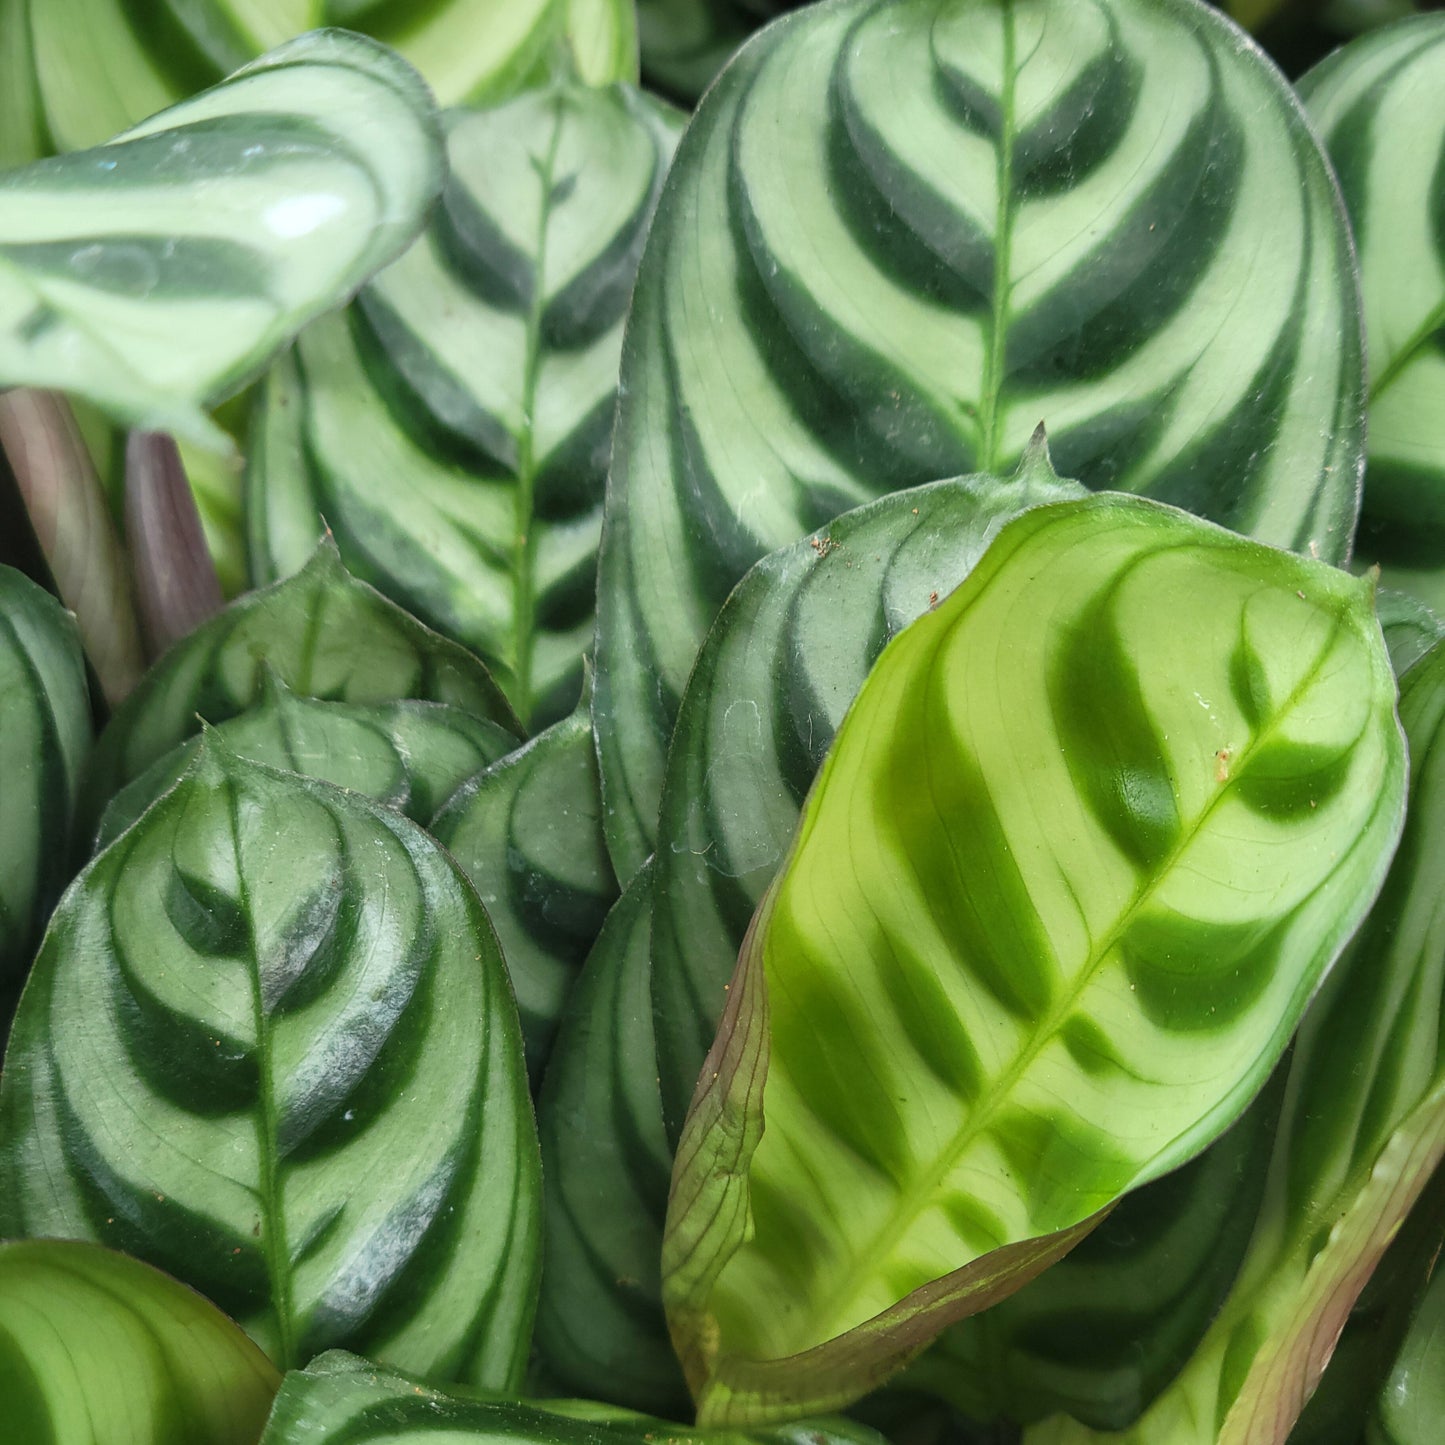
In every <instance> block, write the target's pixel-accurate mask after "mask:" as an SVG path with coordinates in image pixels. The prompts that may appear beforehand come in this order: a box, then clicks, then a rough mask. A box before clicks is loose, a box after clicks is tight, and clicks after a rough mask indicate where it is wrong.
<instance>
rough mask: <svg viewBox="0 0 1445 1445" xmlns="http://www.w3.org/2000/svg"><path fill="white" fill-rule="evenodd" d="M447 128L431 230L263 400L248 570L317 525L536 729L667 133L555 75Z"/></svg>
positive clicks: (314, 337) (551, 710)
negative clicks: (462, 651) (467, 658)
mask: <svg viewBox="0 0 1445 1445" xmlns="http://www.w3.org/2000/svg"><path fill="white" fill-rule="evenodd" d="M445 123H446V128H447V136H448V154H449V157H450V162H451V171H450V178H449V180H448V182H447V187H446V191H445V193H444V196H443V201H442V205H441V207H440V208H439V210H438V212H437V214H436V217H435V218H434V220H433V221H432V224H431V226H430V227H429V229H428V230H427V232H426V233H425V235H424V236H423V237H422V239H421V240H420V241H419V242H418V244H417V245H415V246H414V247H412V249H411V250H410V251H408V252H407V254H406V255H405V256H404V257H403V258H402V259H401V260H400V261H399V262H397V264H396V265H394V266H392V267H390V268H388V269H387V270H386V271H385V272H383V273H382V275H381V276H379V277H378V278H377V279H376V281H374V282H373V283H372V284H371V285H369V286H368V287H367V288H366V289H365V290H364V291H363V292H362V294H361V296H360V297H359V298H358V301H357V303H356V305H355V306H353V307H352V308H351V310H350V312H349V313H347V314H346V315H344V316H336V317H332V318H328V319H327V320H325V321H323V322H321V323H319V324H318V325H317V326H314V327H312V328H311V329H310V330H308V331H307V332H306V333H305V334H304V335H303V336H302V338H301V341H300V344H299V346H298V347H297V349H296V352H295V354H294V357H293V358H291V359H289V360H288V361H287V362H286V363H284V364H283V365H281V366H280V367H278V368H277V369H276V370H275V372H274V373H273V374H272V376H271V378H270V380H269V382H268V384H267V387H266V393H265V402H264V405H263V407H262V409H261V415H260V416H259V417H258V418H257V421H256V437H257V445H256V446H255V447H254V449H253V453H252V456H251V459H250V466H249V471H248V479H247V493H248V508H249V513H250V553H251V570H252V574H253V576H255V577H256V578H257V579H258V580H259V581H270V580H273V579H274V578H276V577H279V576H284V575H285V574H286V573H287V572H290V571H293V570H294V569H295V568H296V567H297V566H298V565H300V563H301V562H302V561H304V560H305V558H306V557H307V556H309V555H310V552H311V549H312V548H313V547H314V546H315V543H316V538H317V536H318V535H319V534H320V532H321V530H322V526H323V522H322V518H323V517H324V519H325V525H327V526H329V527H330V529H331V531H332V533H333V534H334V536H335V537H336V540H337V544H338V546H339V547H340V549H341V555H342V556H343V558H345V559H346V561H347V563H348V565H349V566H352V567H353V568H355V570H356V571H357V574H358V575H359V576H362V577H365V578H366V580H367V581H369V582H371V583H373V584H374V585H375V586H376V587H378V588H380V589H381V590H382V591H383V592H386V593H387V594H388V595H389V596H392V597H394V598H396V600H397V601H398V602H400V603H401V604H402V605H403V606H405V607H407V608H408V609H409V610H411V611H412V612H414V613H415V614H416V615H417V616H418V617H420V618H422V619H423V620H424V621H426V622H428V623H430V624H431V625H432V626H434V627H436V628H437V629H438V630H440V631H442V632H444V633H446V634H447V635H448V636H451V637H454V638H456V639H457V640H458V641H459V642H462V643H464V644H465V645H467V646H468V647H470V648H472V649H473V650H474V651H476V652H478V653H479V654H480V655H481V656H482V657H484V658H485V659H486V660H487V662H488V664H489V665H490V666H492V667H493V669H494V670H495V672H496V675H497V677H498V678H499V680H500V681H501V682H502V684H503V686H504V687H505V688H506V691H507V693H508V696H509V697H510V698H511V699H512V702H513V705H514V707H515V708H516V710H517V713H518V715H519V716H520V717H521V718H522V719H523V720H524V721H525V722H527V723H528V724H529V725H532V724H533V723H534V722H541V723H543V724H545V723H547V722H552V721H555V720H556V719H558V718H560V717H563V716H565V715H566V714H567V712H568V711H569V710H570V709H571V708H572V707H573V706H574V705H575V703H576V701H577V697H578V694H579V692H580V690H581V683H582V654H583V652H584V650H586V649H587V648H589V647H590V646H591V642H592V632H593V597H594V592H595V586H596V583H595V572H596V559H597V548H598V544H599V541H600V536H601V528H602V497H603V487H604V481H605V478H606V472H607V461H608V456H609V453H610V446H611V431H612V413H613V408H614V403H615V399H616V393H617V370H618V358H619V355H620V352H621V348H622V323H623V318H624V315H625V313H626V310H627V301H628V297H629V296H630V294H631V290H632V281H633V277H634V274H635V272H636V267H637V259H638V256H639V254H640V252H641V248H642V242H643V239H644V237H645V236H646V233H647V228H648V225H649V224H650V222H651V218H652V211H653V207H654V206H655V204H656V201H657V194H658V191H659V189H660V188H661V185H662V180H663V176H664V175H665V174H666V171H667V164H668V159H669V157H670V155H671V151H672V147H673V144H674V143H675V141H676V138H677V135H678V132H679V130H680V126H681V117H680V116H679V115H678V114H677V113H676V112H674V111H672V110H670V109H669V108H667V107H665V106H662V105H660V104H659V103H657V102H655V101H653V100H650V99H649V98H647V97H646V96H643V95H642V94H640V93H639V92H638V91H636V90H633V89H631V88H630V87H626V86H612V87H609V88H607V89H605V90H592V89H588V88H586V87H584V86H582V85H580V84H578V83H576V82H566V83H562V84H558V85H555V86H551V87H547V88H545V89H541V90H534V91H530V92H528V93H527V94H525V95H523V96H521V97H519V98H518V99H516V100H514V101H512V102H510V103H509V104H507V105H503V106H500V107H498V108H496V109H493V110H458V111H452V112H449V113H448V115H447V116H446V118H445Z"/></svg>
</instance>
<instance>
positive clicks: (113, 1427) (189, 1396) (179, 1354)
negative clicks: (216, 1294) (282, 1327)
mask: <svg viewBox="0 0 1445 1445" xmlns="http://www.w3.org/2000/svg"><path fill="white" fill-rule="evenodd" d="M280 1384H281V1377H280V1375H278V1374H277V1373H276V1370H275V1367H274V1366H273V1365H272V1364H271V1362H270V1361H269V1360H268V1359H267V1358H266V1357H265V1355H263V1354H262V1353H261V1351H260V1350H258V1349H257V1348H256V1346H255V1345H254V1344H252V1343H251V1341H250V1340H249V1339H247V1338H246V1336H245V1334H244V1333H243V1332H242V1331H241V1330H240V1329H239V1328H237V1326H236V1325H234V1324H232V1323H231V1321H230V1320H228V1319H227V1318H226V1317H225V1315H223V1314H222V1313H221V1312H220V1310H218V1309H217V1308H216V1307H215V1306H214V1305H212V1304H210V1303H208V1302H207V1301H206V1300H204V1299H202V1298H201V1296H200V1295H198V1294H195V1293H194V1292H193V1291H191V1290H189V1289H187V1288H186V1287H185V1286H184V1285H181V1284H177V1283H176V1281H175V1280H173V1279H169V1278H167V1277H166V1276H165V1275H163V1274H162V1273H161V1272H160V1271H159V1270H155V1269H152V1268H150V1266H149V1265H145V1264H141V1263H140V1262H139V1261H138V1260H134V1259H128V1258H126V1256H125V1255H122V1254H115V1253H113V1252H112V1251H111V1250H108V1249H101V1248H99V1247H98V1246H97V1245H93V1244H82V1243H78V1242H75V1241H70V1240H65V1241H62V1240H53V1239H52V1240H41V1241H38V1242H31V1241H24V1242H19V1241H17V1242H15V1243H11V1244H0V1400H4V1402H5V1430H6V1434H7V1436H8V1438H9V1439H11V1440H13V1441H15V1442H16V1445H21V1442H26V1445H40V1442H44V1445H256V1441H257V1440H258V1439H260V1436H261V1430H262V1427H263V1426H264V1425H265V1423H266V1416H267V1415H268V1414H269V1413H270V1410H271V1402H272V1400H273V1399H274V1397H275V1394H276V1391H277V1389H278V1388H279V1387H280Z"/></svg>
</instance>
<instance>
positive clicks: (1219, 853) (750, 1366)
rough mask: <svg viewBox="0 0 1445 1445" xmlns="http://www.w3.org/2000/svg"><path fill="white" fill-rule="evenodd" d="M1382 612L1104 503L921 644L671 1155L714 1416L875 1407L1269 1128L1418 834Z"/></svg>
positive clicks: (982, 575)
mask: <svg viewBox="0 0 1445 1445" xmlns="http://www.w3.org/2000/svg"><path fill="white" fill-rule="evenodd" d="M1371 599H1372V589H1371V587H1370V584H1369V583H1368V582H1364V581H1359V580H1356V579H1352V578H1350V577H1348V576H1347V575H1345V574H1344V573H1342V572H1338V571H1336V570H1335V569H1333V568H1330V567H1326V566H1324V565H1322V564H1320V563H1314V562H1308V561H1304V560H1301V559H1298V558H1294V557H1291V556H1289V555H1288V554H1286V553H1282V552H1276V551H1274V550H1273V549H1270V548H1266V547H1262V546H1260V545H1258V544H1257V543H1252V542H1249V541H1246V540H1244V539H1241V538H1239V537H1236V536H1234V535H1233V534H1231V533H1228V532H1225V531H1224V530H1222V529H1220V528H1216V527H1211V526H1209V525H1208V524H1206V523H1203V522H1200V521H1197V520H1195V519H1193V518H1190V517H1188V516H1187V515H1186V514H1184V513H1181V512H1178V511H1176V510H1174V509H1173V508H1168V507H1162V506H1159V505H1158V504H1156V503H1152V502H1149V501H1145V500H1142V499H1138V498H1125V497H1117V496H1111V497H1101V498H1090V499H1088V500H1086V501H1083V502H1064V503H1058V504H1055V505H1053V506H1050V507H1043V508H1037V509H1035V510H1034V511H1032V512H1029V513H1026V514H1025V515H1024V516H1023V517H1021V518H1019V519H1018V520H1016V521H1014V522H1012V523H1010V524H1009V525H1008V526H1007V527H1006V528H1005V529H1004V530H1003V531H1002V532H1001V533H1000V534H999V536H998V538H997V539H996V540H995V542H994V544H993V545H992V546H991V547H990V549H989V551H988V552H987V553H986V554H985V556H984V558H983V559H982V561H981V562H980V563H979V564H978V566H977V567H976V568H975V569H974V570H973V571H972V572H971V573H970V574H969V576H968V579H967V580H966V581H965V582H964V583H963V585H962V586H961V587H960V588H959V589H958V590H957V591H956V592H955V593H954V594H953V595H952V596H951V597H950V598H949V599H948V600H947V601H946V602H945V603H943V604H941V605H940V606H939V607H938V609H937V610H936V611H934V612H932V613H930V614H929V615H928V616H926V617H923V618H921V619H920V620H919V621H918V622H917V623H915V624H913V626H912V627H910V628H908V629H906V630H905V631H904V632H902V633H900V635H899V636H898V638H897V639H895V641H894V643H893V645H892V646H891V647H890V648H889V649H888V650H887V651H886V652H885V653H884V654H883V656H882V657H881V658H880V659H879V661H878V663H877V664H876V665H875V667H874V669H873V671H872V672H871V673H870V674H869V678H868V681H867V683H866V684H865V685H864V688H863V690H862V692H861V693H860V694H859V697H858V700H857V701H856V703H855V704H854V706H853V708H852V710H851V711H850V712H849V715H848V718H847V720H846V721H845V723H844V725H843V727H842V728H841V730H840V732H839V735H838V737H837V739H836V740H835V743H834V747H833V750H832V752H831V753H830V754H829V758H828V761H827V763H826V764H825V766H824V768H823V770H822V771H821V772H820V774H819V776H818V779H817V782H816V783H815V784H814V788H813V791H812V794H811V796H810V800H809V803H808V805H807V807H806V808H805V810H804V813H803V818H802V821H801V823H800V825H799V830H798V834H797V837H796V839H795V841H794V844H793V850H792V853H791V854H790V857H789V860H788V863H787V864H786V866H785V868H784V870H783V871H782V873H780V874H779V876H778V878H777V880H775V882H774V884H773V886H772V888H771V889H770V890H769V893H768V895H767V897H766V899H765V901H764V903H763V905H762V907H761V909H760V910H759V913H758V915H757V917H756V918H755V919H754V922H753V924H752V927H751V930H750V933H749V937H748V940H747V942H745V944H744V946H743V951H742V953H741V955H740V957H739V964H738V969H737V971H736V973H735V974H734V976H733V981H732V985H731V991H730V994H729V997H728V1006H727V1010H726V1012H725V1013H724V1016H723V1023H722V1026H721V1028H720V1030H719V1034H718V1039H717V1041H716V1043H715V1044H714V1047H713V1051H712V1053H711V1054H710V1055H709V1059H708V1062H707V1063H706V1064H705V1065H704V1068H703V1073H702V1076H701V1079H700V1081H699V1086H698V1091H697V1094H696V1095H695V1097H694V1100H693V1105H692V1109H691V1111H690V1113H689V1116H688V1121H687V1124H686V1126H685V1128H684V1132H683V1137H682V1141H681V1144H680V1146H679V1149H678V1159H677V1165H676V1168H675V1171H674V1176H673V1188H672V1198H671V1202H670V1205H669V1213H668V1225H667V1234H666V1239H665V1244H664V1272H663V1278H664V1298H665V1300H666V1302H667V1306H668V1317H669V1321H670V1325H671V1330H672V1335H673V1339H674V1342H675V1343H676V1345H677V1346H678V1349H679V1353H680V1355H681V1357H682V1360H683V1364H684V1367H685V1369H686V1370H687V1373H688V1378H689V1383H690V1384H691V1386H692V1388H693V1393H694V1396H695V1397H696V1398H697V1399H698V1402H699V1406H700V1418H701V1419H703V1420H706V1421H721V1420H748V1419H753V1420H756V1419H763V1418H778V1417H785V1416H787V1415H791V1414H800V1413H807V1412H809V1411H811V1410H815V1409H817V1408H820V1407H826V1406H830V1405H833V1404H837V1403H841V1402H843V1401H846V1400H848V1399H851V1398H856V1396H857V1395H858V1394H860V1393H862V1392H863V1391H864V1390H866V1389H867V1388H868V1387H869V1386H870V1384H872V1383H874V1382H876V1381H877V1380H878V1379H879V1378H881V1377H882V1376H883V1375H884V1374H885V1373H887V1372H888V1371H890V1370H891V1369H892V1368H894V1367H895V1366H896V1365H897V1364H898V1363H899V1362H901V1361H902V1360H903V1359H905V1358H907V1357H908V1355H910V1354H911V1353H916V1352H917V1351H918V1350H919V1349H920V1348H921V1347H922V1346H923V1345H924V1344H925V1343H927V1341H928V1340H929V1339H930V1338H932V1337H933V1336H934V1335H936V1334H937V1333H938V1331H939V1330H940V1329H942V1328H943V1327H944V1326H945V1325H947V1324H949V1323H951V1322H953V1321H954V1320H957V1319H959V1318H961V1317H963V1316H964V1315H966V1314H968V1313H972V1312H974V1311H976V1310H977V1309H979V1308H982V1307H983V1305H984V1304H986V1303H988V1302H990V1300H991V1299H992V1298H997V1297H999V1296H1001V1295H1004V1294H1007V1293H1010V1292H1012V1291H1013V1290H1015V1289H1017V1288H1018V1287H1020V1286H1021V1285H1023V1284H1024V1283H1026V1282H1027V1280H1028V1279H1029V1278H1030V1277H1031V1276H1032V1275H1033V1274H1036V1273H1038V1272H1039V1270H1041V1269H1042V1268H1043V1267H1044V1266H1045V1265H1046V1264H1047V1263H1049V1262H1050V1261H1051V1259H1052V1258H1056V1257H1058V1255H1060V1254H1062V1253H1063V1252H1065V1250H1066V1249H1067V1248H1068V1247H1069V1246H1070V1245H1072V1244H1073V1243H1076V1242H1077V1240H1078V1238H1079V1237H1080V1236H1081V1234H1082V1233H1084V1232H1087V1230H1088V1229H1089V1228H1090V1227H1091V1226H1092V1224H1093V1223H1095V1222H1097V1220H1096V1217H1095V1216H1096V1215H1097V1213H1098V1212H1099V1211H1100V1210H1103V1209H1106V1208H1108V1207H1109V1206H1111V1205H1112V1204H1113V1203H1115V1202H1116V1201H1117V1199H1118V1198H1119V1197H1120V1196H1121V1195H1122V1194H1123V1193H1125V1192H1126V1191H1128V1190H1130V1189H1133V1188H1137V1187H1138V1186H1139V1185H1141V1184H1144V1183H1147V1182H1149V1181H1150V1180H1151V1179H1155V1178H1158V1177H1159V1176H1161V1175H1163V1174H1164V1173H1167V1172H1168V1171H1169V1170H1171V1169H1173V1168H1175V1167H1177V1166H1178V1165H1180V1164H1182V1163H1183V1162H1185V1161H1186V1160H1187V1159H1189V1158H1190V1157H1192V1155H1194V1154H1195V1153H1197V1152H1198V1151H1199V1150H1200V1149H1201V1148H1202V1147H1203V1146H1204V1145H1205V1144H1207V1143H1208V1142H1209V1141H1210V1140H1211V1139H1212V1138H1214V1137H1215V1136H1217V1135H1218V1134H1219V1133H1221V1132H1222V1131H1223V1129H1225V1128H1226V1127H1227V1126H1228V1125H1229V1124H1230V1123H1231V1122H1232V1121H1233V1120H1234V1119H1235V1118H1236V1117H1237V1116H1238V1115H1239V1114H1240V1113H1241V1112H1242V1110H1243V1108H1244V1106H1245V1105H1246V1104H1247V1103H1248V1101H1249V1099H1250V1098H1251V1097H1252V1095H1253V1094H1254V1093H1255V1092H1256V1091H1257V1090H1258V1089H1259V1087H1260V1086H1261V1084H1262V1083H1263V1082H1264V1079H1265V1077H1266V1076H1267V1074H1268V1072H1269V1070H1270V1069H1271V1068H1272V1066H1273V1065H1274V1063H1275V1062H1276V1061H1277V1060H1278V1058H1279V1055H1280V1053H1281V1051H1282V1050H1283V1048H1284V1046H1285V1044H1286V1042H1287V1040H1288V1038H1289V1036H1290V1034H1291V1033H1292V1032H1293V1030H1294V1028H1295V1026H1296V1024H1297V1023H1298V1021H1299V1017H1300V1015H1301V1014H1302V1012H1303V1010H1304V1007H1305V1005H1306V1003H1307V1002H1308V1000H1309V998H1310V996H1311V995H1312V994H1313V993H1314V991H1315V989H1316V988H1317V987H1318V985H1319V983H1320V981H1321V979H1322V978H1323V976H1324V975H1325V973H1326V971H1327V970H1328V968H1329V967H1330V965H1331V964H1332V963H1333V961H1334V959H1335V957H1336V956H1337V955H1338V952H1339V950H1340V949H1341V948H1342V947H1343V945H1344V943H1345V942H1346V940H1347V939H1348V938H1349V937H1350V935H1351V934H1352V933H1353V931H1354V929H1355V928H1356V927H1357V925H1358V923H1359V921H1360V920H1361V918H1362V917H1363V915H1364V913H1365V910H1366V908H1367V907H1368V905H1369V903H1370V902H1371V900H1372V899H1373V897H1374V895H1375V892H1376V890H1377V889H1378V887H1379V885H1380V882H1381V880H1382V878H1383V875H1384V872H1385V867H1386V864H1387V862H1388V859H1389V855H1390V853H1391V851H1392V849H1393V847H1394V844H1395V842H1396V840H1397V838H1398V836H1399V828H1400V824H1401V818H1402V813H1403V804H1404V771H1405V769H1404V758H1403V749H1402V743H1401V738H1400V734H1399V728H1398V725H1397V724H1396V722H1395V718H1394V713H1393V707H1392V703H1393V698H1394V679H1393V677H1392V676H1391V674H1390V671H1389V667H1388V662H1387V659H1386V655H1385V650H1384V646H1383V643H1382V640H1381V638H1380V633H1379V628H1378V625H1377V624H1376V622H1375V619H1374V615H1373V609H1372V607H1371ZM961 817H963V818H967V820H968V827H967V828H966V829H960V828H959V827H957V826H956V820H957V819H958V818H961ZM764 1125H765V1126H766V1127H764Z"/></svg>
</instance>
